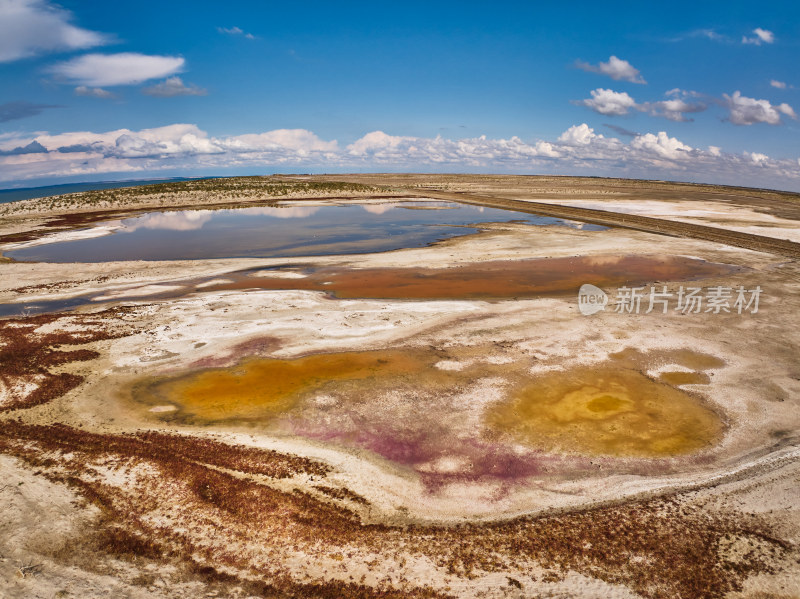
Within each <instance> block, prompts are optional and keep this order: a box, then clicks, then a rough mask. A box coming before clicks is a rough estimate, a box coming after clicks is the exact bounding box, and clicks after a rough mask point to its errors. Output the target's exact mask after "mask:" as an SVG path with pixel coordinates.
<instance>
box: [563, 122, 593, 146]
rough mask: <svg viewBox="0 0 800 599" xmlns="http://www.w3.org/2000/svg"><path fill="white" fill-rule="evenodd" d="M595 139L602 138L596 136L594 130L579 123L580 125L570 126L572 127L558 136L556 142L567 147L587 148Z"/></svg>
mask: <svg viewBox="0 0 800 599" xmlns="http://www.w3.org/2000/svg"><path fill="white" fill-rule="evenodd" d="M597 137H603V136H602V135H596V134H595V132H594V129H592V128H591V127H590V126H589V125H587V124H586V123H581V124H580V125H572V127H570V128H569V129H567V130H566V131H564V133H562V134H561V135H560V136H559V138H558V141H560V142H561V143H563V144H567V145H568V146H588V145H589V144H590V143H592V140H594V139H595V138H597Z"/></svg>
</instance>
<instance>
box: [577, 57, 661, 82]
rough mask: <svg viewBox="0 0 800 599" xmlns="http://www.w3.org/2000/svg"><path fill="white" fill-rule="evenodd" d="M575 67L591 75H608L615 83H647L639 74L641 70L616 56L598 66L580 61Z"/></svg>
mask: <svg viewBox="0 0 800 599" xmlns="http://www.w3.org/2000/svg"><path fill="white" fill-rule="evenodd" d="M575 65H576V66H577V67H578V68H579V69H583V70H584V71H589V72H590V73H600V74H601V75H607V76H609V77H611V78H612V79H613V80H614V81H630V82H631V83H647V82H646V81H645V80H644V79H643V78H642V76H641V75H640V74H639V69H636V68H634V66H633V65H632V64H631V63H629V62H628V61H627V60H622V59H621V58H617V57H616V56H611V57H609V59H608V62H600V63H598V64H596V65H593V64H589V63H588V62H583V61H582V60H578V61H577V62H576V63H575Z"/></svg>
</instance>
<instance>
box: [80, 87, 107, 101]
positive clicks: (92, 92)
mask: <svg viewBox="0 0 800 599" xmlns="http://www.w3.org/2000/svg"><path fill="white" fill-rule="evenodd" d="M75 95H76V96H89V97H91V98H103V99H110V98H116V97H117V95H116V94H115V93H113V92H110V91H108V90H107V89H103V88H102V87H86V86H85V85H79V86H78V87H76V88H75Z"/></svg>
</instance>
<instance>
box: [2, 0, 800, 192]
mask: <svg viewBox="0 0 800 599" xmlns="http://www.w3.org/2000/svg"><path fill="white" fill-rule="evenodd" d="M799 57H800V3H798V2H796V1H792V2H760V3H755V2H752V0H751V1H748V2H739V1H735V0H731V1H728V2H710V1H709V2H697V1H694V2H680V1H676V0H674V1H672V2H670V3H648V2H614V3H609V2H596V1H594V2H557V3H556V2H503V1H501V0H498V1H494V2H485V1H484V2H469V1H463V0H462V1H460V2H436V1H434V0H428V1H426V2H415V1H411V0H409V1H404V2H374V0H373V1H371V2H347V1H344V0H343V1H341V2H330V1H327V2H314V1H307V2H303V3H299V2H270V1H252V2H244V1H240V2H236V1H233V0H231V1H228V2H219V1H218V0H215V1H207V0H193V1H192V2H183V1H180V0H170V1H169V2H164V1H163V0H159V1H158V2H155V1H150V0H136V2H131V1H128V0H115V1H114V2H95V1H91V0H82V1H66V0H64V1H62V2H59V3H55V2H50V1H48V0H0V187H4V188H12V187H29V186H34V185H49V184H57V183H65V182H77V181H96V180H114V179H134V178H136V179H138V178H148V177H154V178H155V177H158V178H163V177H168V176H211V175H237V174H270V173H274V172H283V173H289V172H314V173H319V172H328V173H334V172H398V171H413V172H454V173H459V172H464V173H467V172H471V173H474V172H483V173H519V174H561V175H590V176H619V177H634V178H645V179H667V180H680V181H693V182H707V183H724V184H732V185H744V186H752V187H766V188H774V189H784V190H791V191H800V122H799V121H798V113H800V61H798V58H799Z"/></svg>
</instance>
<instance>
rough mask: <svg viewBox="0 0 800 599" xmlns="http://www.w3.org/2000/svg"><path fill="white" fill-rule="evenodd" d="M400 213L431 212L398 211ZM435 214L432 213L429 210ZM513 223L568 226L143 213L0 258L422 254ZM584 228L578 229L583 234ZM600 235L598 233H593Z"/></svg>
mask: <svg viewBox="0 0 800 599" xmlns="http://www.w3.org/2000/svg"><path fill="white" fill-rule="evenodd" d="M404 208H433V209H428V210H419V209H416V210H406V209H404ZM436 208H439V209H436ZM508 221H519V222H522V223H527V224H530V225H562V226H573V225H571V224H569V223H566V222H565V221H563V220H560V219H555V218H550V217H542V216H535V215H530V214H523V213H519V212H513V211H509V210H500V209H496V208H484V207H481V206H472V205H466V204H457V203H452V202H439V201H419V202H407V201H406V202H387V203H370V204H341V205H325V206H319V205H316V206H315V205H307V204H304V203H303V202H291V203H288V202H287V203H286V204H284V205H280V206H269V207H260V208H237V209H221V210H182V211H173V212H148V213H145V214H142V215H140V216H136V217H133V218H125V219H122V220H118V221H111V222H108V221H107V222H104V223H98V228H97V231H98V233H100V232H102V231H101V230H100V228H105V229H108V230H107V231H105V232H106V233H108V234H103V235H99V236H91V233H92V230H91V229H90V230H87V232H85V234H86V237H87V238H84V239H75V240H71V241H53V242H50V243H43V241H44V239H39V240H36V241H35V242H32V243H34V244H36V245H31V246H29V247H22V248H19V249H15V250H9V251H6V252H4V253H5V255H6V256H7V257H9V258H13V259H14V260H18V261H23V262H24V261H38V262H111V261H117V260H199V259H212V258H275V257H288V256H312V255H330V254H356V253H367V252H383V251H388V250H396V249H401V248H408V247H423V246H426V245H429V244H431V243H434V242H436V241H439V240H443V239H448V238H451V237H456V236H459V235H466V234H469V233H475V232H476V231H477V230H478V229H477V228H475V227H471V226H469V225H475V224H476V223H485V222H508ZM584 228H585V227H584ZM600 228H603V227H600Z"/></svg>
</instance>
